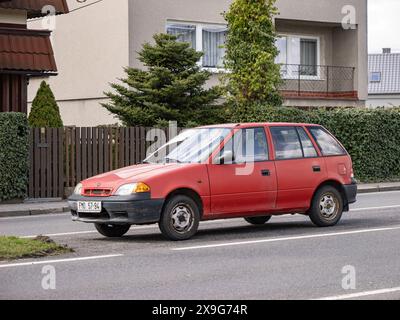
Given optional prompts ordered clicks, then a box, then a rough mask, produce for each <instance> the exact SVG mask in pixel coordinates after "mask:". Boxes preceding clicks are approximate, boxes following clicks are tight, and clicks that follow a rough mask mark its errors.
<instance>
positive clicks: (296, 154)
mask: <svg viewBox="0 0 400 320" xmlns="http://www.w3.org/2000/svg"><path fill="white" fill-rule="evenodd" d="M271 134H272V139H273V141H274V146H275V158H276V159H277V160H286V159H298V158H303V150H302V148H301V143H300V140H299V135H298V134H297V131H296V128H295V127H271Z"/></svg>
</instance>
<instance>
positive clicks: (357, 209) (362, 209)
mask: <svg viewBox="0 0 400 320" xmlns="http://www.w3.org/2000/svg"><path fill="white" fill-rule="evenodd" d="M396 208H400V205H394V206H383V207H368V208H354V209H350V212H355V211H367V210H382V209H396Z"/></svg>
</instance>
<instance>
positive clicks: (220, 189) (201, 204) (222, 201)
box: [69, 123, 357, 240]
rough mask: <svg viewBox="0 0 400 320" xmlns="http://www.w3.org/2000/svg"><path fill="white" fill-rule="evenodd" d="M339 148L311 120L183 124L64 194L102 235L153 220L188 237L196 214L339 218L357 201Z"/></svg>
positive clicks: (169, 233) (323, 221) (323, 222)
mask: <svg viewBox="0 0 400 320" xmlns="http://www.w3.org/2000/svg"><path fill="white" fill-rule="evenodd" d="M356 196H357V183H356V181H355V179H354V175H353V168H352V161H351V158H350V156H349V154H348V153H347V151H346V150H345V148H344V147H343V146H342V145H341V144H340V142H339V141H338V140H336V139H335V138H334V137H333V135H332V134H330V133H329V132H328V131H327V130H326V129H325V128H323V127H322V126H319V125H313V124H295V123H253V124H232V125H219V126H207V127H201V128H195V129H188V130H186V131H184V132H183V133H181V134H180V135H178V136H177V137H176V138H174V139H173V140H171V141H170V142H169V143H167V144H166V145H164V146H163V147H161V148H160V149H158V150H157V151H156V152H154V153H153V154H151V155H150V156H149V157H148V158H147V159H146V160H145V161H144V162H143V163H142V164H140V165H134V166H131V167H127V168H123V169H119V170H116V171H112V172H109V173H105V174H102V175H99V176H96V177H93V178H90V179H87V180H85V181H82V183H80V184H79V185H78V186H77V187H76V188H75V191H74V194H73V195H72V196H71V197H70V198H69V205H70V207H71V212H72V217H73V220H75V221H82V222H88V223H94V224H95V226H96V228H97V230H98V231H99V232H100V233H101V234H102V235H104V236H107V237H121V236H123V235H124V234H125V233H126V232H127V231H128V230H129V228H130V226H131V225H143V224H152V223H158V224H159V227H160V230H161V232H162V233H163V235H164V236H166V237H167V238H168V239H171V240H185V239H189V238H191V237H192V236H193V235H194V234H195V233H196V232H197V229H198V226H199V222H200V221H203V220H213V219H228V218H238V217H243V218H244V219H245V220H246V221H247V222H249V223H250V224H254V225H262V224H265V223H266V222H267V221H268V220H269V219H270V218H271V216H273V215H282V214H305V215H308V216H309V217H310V219H311V221H312V222H313V223H314V224H315V225H317V226H319V227H328V226H334V225H336V224H337V223H338V222H339V220H340V218H341V216H342V213H343V212H344V211H349V204H351V203H354V202H355V201H356Z"/></svg>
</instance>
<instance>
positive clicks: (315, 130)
mask: <svg viewBox="0 0 400 320" xmlns="http://www.w3.org/2000/svg"><path fill="white" fill-rule="evenodd" d="M308 130H309V131H310V133H311V135H312V136H313V137H314V139H315V141H316V142H317V144H318V146H319V147H320V149H321V152H322V154H323V155H324V156H340V155H344V154H346V151H345V150H344V149H343V148H342V146H341V145H340V144H339V143H338V142H337V141H336V139H335V138H334V137H332V136H331V135H330V134H329V133H328V132H327V131H326V130H324V129H323V128H321V127H309V128H308Z"/></svg>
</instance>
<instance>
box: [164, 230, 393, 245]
mask: <svg viewBox="0 0 400 320" xmlns="http://www.w3.org/2000/svg"><path fill="white" fill-rule="evenodd" d="M393 230H400V226H396V227H390V228H376V229H362V230H354V231H343V232H333V233H322V234H313V235H305V236H294V237H282V238H269V239H261V240H249V241H241V242H227V243H218V244H210V245H202V246H192V247H181V248H172V249H171V250H172V251H185V250H196V249H209V248H220V247H232V246H241V245H250V244H260V243H270V242H281V241H293V240H304V239H314V238H326V237H337V236H346V235H353V234H363V233H372V232H383V231H393Z"/></svg>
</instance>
